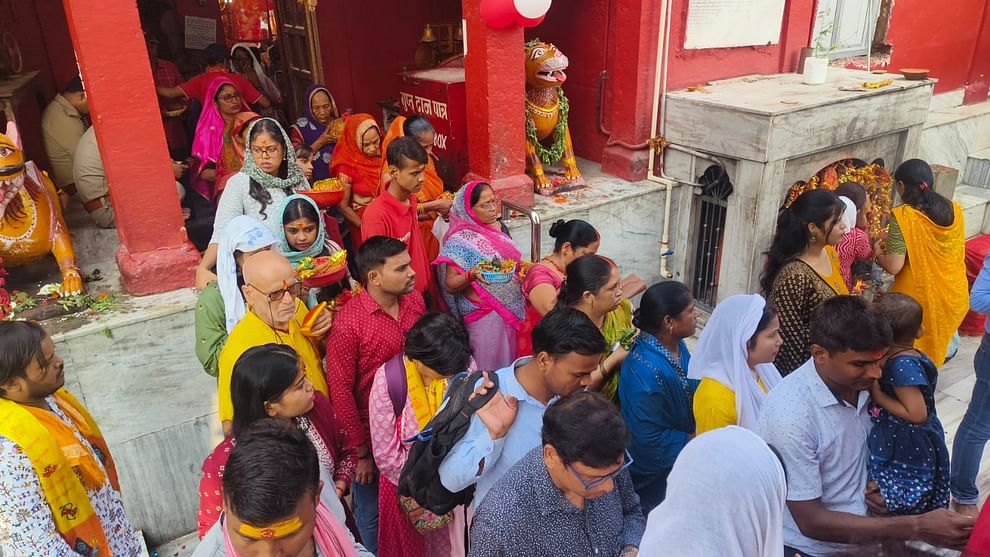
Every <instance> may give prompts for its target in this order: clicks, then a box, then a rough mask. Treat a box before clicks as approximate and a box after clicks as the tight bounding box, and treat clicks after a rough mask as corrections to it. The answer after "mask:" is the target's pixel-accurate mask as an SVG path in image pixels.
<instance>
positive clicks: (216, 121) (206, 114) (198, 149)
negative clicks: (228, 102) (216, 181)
mask: <svg viewBox="0 0 990 557" xmlns="http://www.w3.org/2000/svg"><path fill="white" fill-rule="evenodd" d="M224 85H230V86H231V87H233V88H234V89H237V86H236V85H235V84H234V82H233V81H231V80H230V78H228V77H223V76H221V77H218V78H216V79H214V80H213V81H211V82H210V86H209V87H208V88H207V89H206V97H205V102H204V103H203V111H202V112H201V113H200V114H199V121H198V122H197V123H196V135H195V136H193V144H192V156H194V157H196V159H198V162H197V164H196V168H195V169H194V172H193V180H192V187H193V189H194V190H195V191H196V193H198V194H200V195H201V196H203V198H204V199H207V200H210V201H212V200H213V187H212V186H211V185H210V183H209V182H207V181H206V180H202V179H200V177H199V176H200V174H202V172H203V170H204V169H206V166H207V165H209V164H213V165H214V166H216V164H217V163H218V162H219V161H220V155H221V153H223V143H224V133H225V132H226V131H227V130H226V123H225V122H224V121H223V116H221V115H220V110H219V109H217V103H216V101H215V99H216V96H217V92H218V91H219V90H220V88H221V87H223V86H224ZM238 93H240V91H238ZM241 110H242V111H244V110H247V107H246V106H244V100H243V99H242V100H241ZM218 178H219V176H218Z"/></svg>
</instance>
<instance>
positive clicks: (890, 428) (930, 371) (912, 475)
mask: <svg viewBox="0 0 990 557" xmlns="http://www.w3.org/2000/svg"><path fill="white" fill-rule="evenodd" d="M874 311H876V312H878V313H879V314H880V315H881V316H883V317H884V319H886V320H887V321H888V322H889V323H890V326H891V329H892V331H893V338H894V343H893V344H892V345H891V346H890V348H889V349H888V350H887V355H886V356H885V357H884V360H883V376H882V378H881V379H880V380H879V381H878V382H877V383H876V384H874V385H873V388H872V389H871V391H870V395H871V397H872V399H873V402H872V404H871V407H870V415H871V416H872V421H873V429H872V431H871V432H870V436H869V441H868V444H869V448H870V462H869V469H870V478H871V479H872V480H873V481H875V482H876V483H877V486H878V487H879V488H880V493H881V495H883V498H884V501H886V503H887V509H888V510H889V511H890V512H891V513H893V514H899V515H909V514H921V513H925V512H928V511H931V510H934V509H938V508H945V507H947V506H948V504H949V450H948V448H947V447H946V445H945V431H944V430H943V429H942V422H941V421H939V419H938V416H937V415H936V414H935V384H936V382H937V380H938V370H937V369H936V368H935V364H933V363H932V361H931V360H929V359H928V357H927V356H925V355H924V354H922V353H921V352H918V351H917V350H915V349H914V341H915V340H916V339H918V338H920V337H921V335H922V334H923V332H924V331H923V329H922V326H921V317H922V308H921V305H919V304H918V302H917V301H915V300H914V299H913V298H911V297H910V296H907V295H904V294H900V293H890V294H885V295H884V296H883V297H882V298H880V299H879V300H878V301H877V302H876V303H875V304H874Z"/></svg>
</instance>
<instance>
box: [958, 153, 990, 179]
mask: <svg viewBox="0 0 990 557" xmlns="http://www.w3.org/2000/svg"><path fill="white" fill-rule="evenodd" d="M963 181H964V182H966V183H967V184H971V185H974V186H979V187H981V188H990V149H983V150H981V151H976V152H975V153H970V155H969V157H968V158H967V159H966V171H965V172H964V173H963Z"/></svg>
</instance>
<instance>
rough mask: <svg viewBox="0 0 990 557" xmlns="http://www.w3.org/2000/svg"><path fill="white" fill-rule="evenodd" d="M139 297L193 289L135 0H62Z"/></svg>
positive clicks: (194, 258) (193, 260)
mask: <svg viewBox="0 0 990 557" xmlns="http://www.w3.org/2000/svg"><path fill="white" fill-rule="evenodd" d="M63 1H64V5H65V13H66V16H67V18H68V22H69V30H70V33H71V35H72V43H73V46H74V47H75V51H76V58H77V60H78V62H79V67H80V69H81V71H82V77H83V83H84V85H85V87H86V92H87V96H88V98H89V108H90V113H91V115H92V117H93V125H94V126H95V127H96V138H97V140H98V141H99V143H100V152H101V153H102V154H103V167H104V170H105V171H106V175H107V182H108V183H109V184H110V199H111V200H112V202H113V207H114V212H115V214H116V219H117V236H118V237H119V238H120V248H119V249H118V251H117V266H118V267H119V268H120V274H121V276H122V278H123V282H124V287H125V288H126V289H127V291H128V292H129V293H131V294H134V295H138V296H141V295H146V294H154V293H157V292H165V291H168V290H174V289H176V288H180V287H184V286H191V285H192V284H193V279H194V277H195V267H196V265H197V264H198V263H199V254H198V253H197V252H196V249H195V248H194V247H193V246H192V244H190V243H189V240H188V238H187V236H186V232H185V228H184V226H185V223H184V221H183V218H182V212H181V210H180V208H179V199H178V195H177V193H176V188H175V179H174V177H173V175H172V166H171V163H170V160H169V156H168V150H167V148H166V146H165V145H166V143H165V132H164V130H163V128H162V125H161V117H160V115H159V113H158V100H157V98H156V96H155V89H154V82H153V80H152V76H151V65H150V64H149V63H148V56H147V54H146V52H147V50H146V48H145V44H144V38H143V35H142V32H141V25H140V22H139V20H138V11H137V4H135V2H134V0H63Z"/></svg>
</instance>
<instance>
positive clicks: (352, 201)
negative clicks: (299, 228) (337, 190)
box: [330, 114, 382, 253]
mask: <svg viewBox="0 0 990 557" xmlns="http://www.w3.org/2000/svg"><path fill="white" fill-rule="evenodd" d="M330 175H331V176H335V177H337V178H339V179H340V181H341V182H342V183H343V184H344V199H343V201H341V202H340V205H339V206H338V210H339V211H340V214H341V215H343V217H344V218H345V219H347V223H348V225H349V226H350V229H351V243H352V246H351V247H352V248H353V251H354V253H357V250H358V248H360V247H361V217H362V216H363V215H364V210H365V208H366V207H367V206H368V205H369V204H370V203H371V201H372V200H373V199H374V196H375V194H376V193H377V192H378V190H379V186H380V184H381V179H382V129H381V128H380V127H379V126H378V122H376V121H375V119H374V117H372V116H371V115H370V114H354V115H353V116H350V117H349V118H347V120H346V121H345V123H344V131H343V132H342V133H341V135H340V141H338V142H337V147H336V148H335V149H334V151H333V158H332V159H330Z"/></svg>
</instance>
